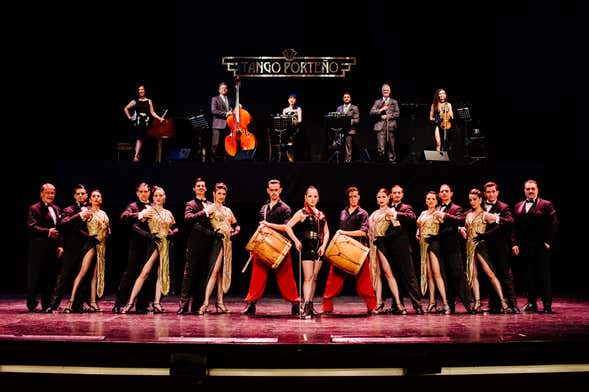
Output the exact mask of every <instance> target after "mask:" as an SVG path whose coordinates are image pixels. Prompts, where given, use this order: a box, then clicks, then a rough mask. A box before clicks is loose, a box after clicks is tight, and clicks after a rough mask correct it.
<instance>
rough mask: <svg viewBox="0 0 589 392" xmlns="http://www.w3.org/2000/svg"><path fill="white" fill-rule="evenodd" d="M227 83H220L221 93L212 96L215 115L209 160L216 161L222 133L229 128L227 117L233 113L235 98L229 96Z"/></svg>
mask: <svg viewBox="0 0 589 392" xmlns="http://www.w3.org/2000/svg"><path fill="white" fill-rule="evenodd" d="M227 90H228V89H227V83H225V82H221V83H219V95H216V96H214V97H213V98H211V113H212V115H213V126H212V127H211V128H212V133H211V149H210V151H209V154H208V155H209V160H210V161H211V162H215V155H216V153H217V146H218V145H219V139H220V137H221V134H223V135H224V134H225V133H226V132H225V131H226V130H227V117H229V116H230V115H231V114H232V109H233V106H234V103H233V100H232V99H231V98H229V97H228V96H227Z"/></svg>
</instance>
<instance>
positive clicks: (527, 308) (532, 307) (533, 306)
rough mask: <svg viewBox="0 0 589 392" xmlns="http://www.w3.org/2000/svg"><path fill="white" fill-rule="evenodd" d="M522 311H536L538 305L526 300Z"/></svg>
mask: <svg viewBox="0 0 589 392" xmlns="http://www.w3.org/2000/svg"><path fill="white" fill-rule="evenodd" d="M524 312H534V313H538V305H536V304H535V303H531V302H528V303H527V304H526V306H524Z"/></svg>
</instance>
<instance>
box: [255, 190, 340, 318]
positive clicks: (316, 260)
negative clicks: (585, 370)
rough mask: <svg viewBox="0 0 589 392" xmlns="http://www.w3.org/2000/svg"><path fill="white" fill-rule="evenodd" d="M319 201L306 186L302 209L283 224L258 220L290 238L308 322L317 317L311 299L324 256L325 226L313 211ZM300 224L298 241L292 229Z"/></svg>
mask: <svg viewBox="0 0 589 392" xmlns="http://www.w3.org/2000/svg"><path fill="white" fill-rule="evenodd" d="M318 202H319V192H318V191H317V188H315V187H314V186H312V185H311V186H309V187H308V188H307V191H306V192H305V204H304V207H303V208H301V209H300V210H298V211H297V212H296V213H295V214H294V215H293V216H292V218H290V220H289V221H288V223H287V224H286V225H279V224H276V223H269V222H266V221H262V222H261V224H262V225H265V226H268V227H270V228H273V229H276V230H280V231H285V232H286V233H287V234H288V236H289V237H290V238H291V239H292V241H293V242H294V244H295V247H296V248H297V250H298V251H299V252H300V254H301V264H302V268H303V277H304V283H303V296H304V302H305V304H304V307H303V313H302V316H303V317H304V318H306V319H310V318H312V317H314V316H317V315H318V313H316V312H315V309H314V308H313V297H314V296H315V288H316V286H317V275H318V274H319V270H320V269H321V256H323V254H324V253H325V248H326V247H327V243H328V242H329V227H328V226H327V220H326V218H325V214H324V213H323V212H321V211H319V210H318V209H317V203H318ZM298 223H301V224H302V225H303V230H304V232H303V240H302V242H301V241H299V239H298V238H297V237H296V236H295V234H294V232H293V230H292V228H293V227H294V226H295V225H297V224H298Z"/></svg>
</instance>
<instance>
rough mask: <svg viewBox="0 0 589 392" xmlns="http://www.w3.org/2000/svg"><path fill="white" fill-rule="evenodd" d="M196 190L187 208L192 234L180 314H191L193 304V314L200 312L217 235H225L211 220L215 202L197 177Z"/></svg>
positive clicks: (185, 220)
mask: <svg viewBox="0 0 589 392" xmlns="http://www.w3.org/2000/svg"><path fill="white" fill-rule="evenodd" d="M193 190H194V194H195V198H194V199H192V200H190V201H188V202H187V203H186V205H185V207H184V223H186V227H187V228H188V230H189V234H188V239H187V241H186V259H185V261H184V278H183V279H182V289H181V291H180V304H179V308H178V311H177V314H179V315H183V314H186V313H188V306H189V304H190V305H191V306H190V310H191V311H192V313H196V312H197V310H198V308H199V306H200V305H201V304H202V302H203V300H204V297H205V289H206V284H207V281H208V279H207V278H208V272H209V271H208V266H209V259H210V256H211V252H212V251H213V246H214V245H215V243H216V242H215V237H217V238H220V239H222V238H223V234H222V233H216V232H215V230H214V229H213V226H212V225H211V221H210V220H209V212H212V208H213V207H214V204H213V203H211V202H210V201H208V200H207V199H206V192H207V185H206V182H205V180H203V179H202V178H200V177H199V178H197V179H196V181H195V183H194V188H193ZM207 207H208V208H207ZM217 242H219V241H217ZM191 297H192V303H191Z"/></svg>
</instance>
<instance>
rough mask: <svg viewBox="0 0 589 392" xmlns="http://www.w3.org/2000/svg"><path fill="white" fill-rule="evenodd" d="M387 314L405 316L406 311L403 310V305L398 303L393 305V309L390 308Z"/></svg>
mask: <svg viewBox="0 0 589 392" xmlns="http://www.w3.org/2000/svg"><path fill="white" fill-rule="evenodd" d="M389 313H391V314H397V315H405V314H407V309H405V306H403V304H401V303H398V304H396V305H395V307H392V306H391V309H390V310H389Z"/></svg>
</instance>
